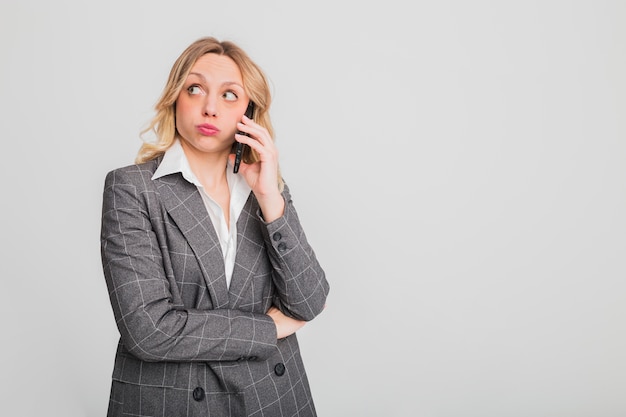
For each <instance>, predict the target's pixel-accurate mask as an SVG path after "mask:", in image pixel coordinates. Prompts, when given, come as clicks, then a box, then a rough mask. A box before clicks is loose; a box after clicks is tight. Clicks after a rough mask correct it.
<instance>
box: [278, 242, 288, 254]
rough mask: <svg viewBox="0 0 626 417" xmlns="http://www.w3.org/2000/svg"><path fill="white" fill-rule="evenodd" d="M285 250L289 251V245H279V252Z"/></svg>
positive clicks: (282, 243)
mask: <svg viewBox="0 0 626 417" xmlns="http://www.w3.org/2000/svg"><path fill="white" fill-rule="evenodd" d="M285 250H287V245H286V244H285V242H280V243H279V244H278V252H284V251H285Z"/></svg>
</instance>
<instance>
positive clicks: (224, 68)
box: [190, 53, 242, 83]
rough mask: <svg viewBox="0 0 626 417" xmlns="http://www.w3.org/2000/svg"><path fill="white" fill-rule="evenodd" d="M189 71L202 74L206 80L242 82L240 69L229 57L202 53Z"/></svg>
mask: <svg viewBox="0 0 626 417" xmlns="http://www.w3.org/2000/svg"><path fill="white" fill-rule="evenodd" d="M191 73H196V74H200V75H202V76H203V77H204V78H206V79H207V80H208V81H210V80H213V81H219V82H224V81H230V82H239V83H241V82H242V77H241V71H240V70H239V67H238V66H237V64H236V63H235V61H233V60H232V59H231V58H230V57H228V56H226V55H218V54H214V53H209V54H205V55H202V56H201V57H200V58H198V60H197V61H196V62H195V63H194V64H193V66H192V67H191V71H190V75H193V74H191Z"/></svg>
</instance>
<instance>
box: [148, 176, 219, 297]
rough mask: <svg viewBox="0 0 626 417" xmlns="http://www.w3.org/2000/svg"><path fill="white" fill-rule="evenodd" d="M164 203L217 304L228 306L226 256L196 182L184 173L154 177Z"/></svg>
mask: <svg viewBox="0 0 626 417" xmlns="http://www.w3.org/2000/svg"><path fill="white" fill-rule="evenodd" d="M155 181H156V182H157V188H158V190H159V192H160V194H161V198H162V201H163V204H164V206H165V208H166V210H167V211H168V213H169V214H170V216H171V217H172V219H173V220H174V222H176V225H177V226H178V228H179V229H180V231H181V233H182V234H183V235H184V236H185V239H187V242H188V243H189V246H191V249H192V250H193V252H194V254H195V256H196V258H198V260H199V262H200V267H201V269H202V274H203V275H204V280H205V282H206V285H207V287H208V288H209V296H210V297H211V301H212V302H213V307H214V308H226V307H227V306H228V287H227V286H226V277H225V275H224V257H223V256H222V249H221V247H220V244H219V239H218V237H217V233H216V232H215V228H214V227H213V224H212V223H211V220H210V218H209V214H208V213H207V211H206V207H205V206H204V202H203V201H202V197H201V196H200V193H199V192H198V189H197V188H196V186H195V185H193V184H190V183H189V182H187V181H186V180H185V179H184V178H183V177H182V175H180V174H173V175H167V176H165V177H161V178H158V179H156V180H155Z"/></svg>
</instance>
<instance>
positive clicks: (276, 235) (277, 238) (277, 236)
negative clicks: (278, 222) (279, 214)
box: [272, 232, 283, 242]
mask: <svg viewBox="0 0 626 417" xmlns="http://www.w3.org/2000/svg"><path fill="white" fill-rule="evenodd" d="M272 238H274V240H275V241H277V242H278V241H279V240H280V239H282V238H283V235H281V234H280V232H276V233H274V236H272Z"/></svg>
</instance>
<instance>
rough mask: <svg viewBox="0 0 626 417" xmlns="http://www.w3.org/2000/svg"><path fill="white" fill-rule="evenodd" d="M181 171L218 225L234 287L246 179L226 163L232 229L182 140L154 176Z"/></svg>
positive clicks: (225, 263) (174, 145)
mask: <svg viewBox="0 0 626 417" xmlns="http://www.w3.org/2000/svg"><path fill="white" fill-rule="evenodd" d="M176 172H180V173H181V174H182V175H183V178H185V180H187V181H189V182H190V183H191V184H193V185H195V186H196V187H197V188H198V191H199V192H200V195H201V196H202V201H203V202H204V205H205V207H206V209H207V211H208V213H209V217H210V218H211V222H212V223H213V226H214V227H215V232H216V233H217V236H218V238H219V240H220V246H221V248H222V255H223V256H224V266H225V268H226V270H225V271H224V272H225V274H226V285H228V286H229V287H230V280H231V278H232V276H233V268H234V267H235V253H236V251H237V219H238V218H239V215H240V214H241V211H242V210H243V206H244V205H245V204H246V201H247V200H248V196H249V195H250V191H251V189H250V187H249V186H248V183H247V182H246V180H245V179H244V178H243V177H242V176H241V175H239V174H235V173H233V168H232V166H231V165H230V163H228V164H227V165H226V181H227V182H228V188H229V190H230V228H229V227H228V226H227V225H226V219H225V217H224V212H223V211H222V208H221V207H220V205H219V204H217V203H216V202H215V200H213V199H212V198H211V197H210V196H209V195H208V194H207V193H206V191H204V187H202V184H200V181H198V179H197V178H196V176H195V175H194V173H193V172H192V171H191V167H190V166H189V161H188V160H187V156H186V155H185V152H184V150H183V147H182V146H181V144H180V142H179V141H178V140H176V141H174V143H173V144H172V146H170V148H169V149H168V150H167V151H166V152H165V155H163V160H162V161H161V164H160V165H159V167H158V168H157V170H156V171H155V172H154V175H153V176H152V179H153V180H155V179H157V178H160V177H163V176H165V175H169V174H174V173H176Z"/></svg>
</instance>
